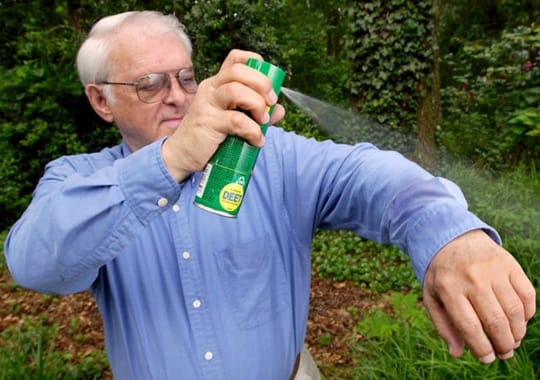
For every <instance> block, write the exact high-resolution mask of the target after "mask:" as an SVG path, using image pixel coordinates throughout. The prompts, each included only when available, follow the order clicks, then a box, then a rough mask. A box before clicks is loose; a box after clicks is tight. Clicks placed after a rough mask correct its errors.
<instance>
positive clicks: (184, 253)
mask: <svg viewBox="0 0 540 380" xmlns="http://www.w3.org/2000/svg"><path fill="white" fill-rule="evenodd" d="M182 257H183V258H184V260H188V259H189V258H190V257H191V255H190V254H189V252H188V251H184V252H183V253H182Z"/></svg>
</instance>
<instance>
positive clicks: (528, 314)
mask: <svg viewBox="0 0 540 380" xmlns="http://www.w3.org/2000/svg"><path fill="white" fill-rule="evenodd" d="M510 282H511V284H512V286H513V288H514V289H515V291H516V293H517V294H518V296H519V298H520V299H521V301H522V302H523V307H524V313H525V320H526V321H529V320H530V319H531V318H532V317H534V315H535V314H536V290H535V288H534V286H533V284H532V283H531V281H530V280H529V279H528V278H527V276H526V275H525V273H524V272H523V270H522V269H521V268H518V269H516V270H515V271H513V272H512V273H510Z"/></svg>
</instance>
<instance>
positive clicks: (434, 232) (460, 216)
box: [407, 204, 502, 284]
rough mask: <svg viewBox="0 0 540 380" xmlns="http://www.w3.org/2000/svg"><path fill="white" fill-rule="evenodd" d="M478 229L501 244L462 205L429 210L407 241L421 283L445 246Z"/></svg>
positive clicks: (493, 230) (488, 227)
mask: <svg viewBox="0 0 540 380" xmlns="http://www.w3.org/2000/svg"><path fill="white" fill-rule="evenodd" d="M456 221H458V222H456ZM476 229H482V230H484V231H485V232H486V233H487V234H488V235H489V236H490V237H491V238H492V239H493V240H494V241H495V242H496V243H497V244H499V245H501V244H502V241H501V237H500V236H499V234H498V233H497V231H496V230H495V229H494V228H493V227H491V226H489V225H488V224H486V223H484V222H483V221H482V220H480V219H479V218H478V217H477V216H476V215H474V214H473V213H471V212H469V211H468V210H467V209H465V208H463V207H462V206H456V205H455V204H444V205H438V206H437V207H433V208H430V209H428V210H426V211H425V212H424V214H423V215H422V216H421V217H420V218H419V219H418V220H417V222H416V223H415V224H414V225H413V226H412V228H411V231H410V232H409V234H408V241H407V246H408V252H409V256H410V258H411V261H412V265H413V268H414V272H415V274H416V276H417V278H418V279H419V280H420V283H422V284H423V281H424V275H425V273H426V270H427V268H428V266H429V264H430V263H431V260H432V259H433V257H435V255H436V254H437V253H438V252H439V250H440V249H441V248H442V247H444V246H445V245H446V244H448V243H449V242H450V241H452V240H454V239H455V238H457V237H458V236H460V235H463V234H464V233H466V232H469V231H472V230H476Z"/></svg>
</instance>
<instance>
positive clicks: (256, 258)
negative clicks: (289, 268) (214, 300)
mask: <svg viewBox="0 0 540 380" xmlns="http://www.w3.org/2000/svg"><path fill="white" fill-rule="evenodd" d="M215 255H216V259H217V263H218V267H219V272H220V273H219V277H220V281H221V284H222V286H223V291H224V292H225V295H226V298H227V302H228V303H229V305H230V307H231V310H232V314H233V317H234V318H235V319H236V321H237V323H238V324H239V327H240V328H242V329H250V328H253V327H256V326H260V325H262V324H264V323H266V322H269V321H271V320H273V319H274V318H275V317H276V316H277V315H278V314H279V313H281V312H282V311H283V310H285V309H287V308H288V307H289V305H290V302H289V296H288V294H289V292H288V289H289V287H288V286H287V280H286V275H285V268H284V264H283V260H282V258H281V255H280V252H279V250H278V249H277V246H276V243H275V242H274V241H273V240H272V239H268V238H267V237H264V238H258V239H254V240H250V241H248V242H245V243H242V244H238V245H235V246H231V247H228V248H226V249H224V250H220V251H216V252H215Z"/></svg>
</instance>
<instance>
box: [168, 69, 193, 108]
mask: <svg viewBox="0 0 540 380" xmlns="http://www.w3.org/2000/svg"><path fill="white" fill-rule="evenodd" d="M167 90H168V92H167V96H165V98H164V99H163V102H164V103H167V104H177V103H183V102H185V101H186V97H187V96H188V95H190V94H188V93H187V92H186V91H185V90H184V88H183V87H182V86H181V85H180V82H179V81H178V78H177V77H175V76H173V75H171V76H169V86H168V88H167Z"/></svg>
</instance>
